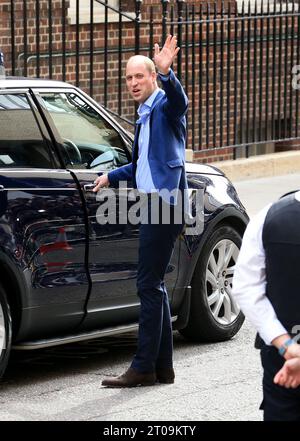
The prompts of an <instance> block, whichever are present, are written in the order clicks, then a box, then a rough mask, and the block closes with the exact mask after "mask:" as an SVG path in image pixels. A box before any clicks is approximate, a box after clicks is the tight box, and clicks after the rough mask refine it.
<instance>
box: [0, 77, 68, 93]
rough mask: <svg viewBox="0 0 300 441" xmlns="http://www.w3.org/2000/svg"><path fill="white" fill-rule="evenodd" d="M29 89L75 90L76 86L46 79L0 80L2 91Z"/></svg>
mask: <svg viewBox="0 0 300 441" xmlns="http://www.w3.org/2000/svg"><path fill="white" fill-rule="evenodd" d="M29 87H51V88H55V87H56V88H66V87H72V88H74V87H75V86H73V85H72V84H69V83H65V82H63V81H56V80H49V79H45V78H26V77H6V78H3V79H0V90H1V89H19V88H29Z"/></svg>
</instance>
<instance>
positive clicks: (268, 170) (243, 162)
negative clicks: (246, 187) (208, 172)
mask: <svg viewBox="0 0 300 441" xmlns="http://www.w3.org/2000/svg"><path fill="white" fill-rule="evenodd" d="M208 165H213V166H215V167H217V168H219V169H220V170H222V171H223V172H224V173H225V175H226V176H227V177H228V178H229V179H230V180H231V181H242V180H247V179H255V178H264V177H266V176H280V175H286V174H289V173H300V151H287V152H280V153H272V154H266V155H260V156H252V157H250V158H243V159H236V160H233V161H220V162H213V163H210V164H208Z"/></svg>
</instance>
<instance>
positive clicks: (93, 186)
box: [83, 184, 95, 191]
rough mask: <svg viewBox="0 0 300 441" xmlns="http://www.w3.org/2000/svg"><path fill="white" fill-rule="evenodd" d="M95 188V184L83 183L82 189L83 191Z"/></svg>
mask: <svg viewBox="0 0 300 441" xmlns="http://www.w3.org/2000/svg"><path fill="white" fill-rule="evenodd" d="M94 188H95V184H84V186H83V189H84V191H93V189H94Z"/></svg>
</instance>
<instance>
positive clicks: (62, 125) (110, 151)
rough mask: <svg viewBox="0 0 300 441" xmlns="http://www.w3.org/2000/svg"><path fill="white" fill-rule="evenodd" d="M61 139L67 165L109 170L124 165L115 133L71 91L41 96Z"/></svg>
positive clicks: (124, 155) (123, 156)
mask: <svg viewBox="0 0 300 441" xmlns="http://www.w3.org/2000/svg"><path fill="white" fill-rule="evenodd" d="M40 95H41V97H42V99H43V100H44V103H45V106H46V108H47V110H48V112H49V113H50V115H51V117H52V119H53V122H54V124H55V126H56V128H57V130H58V132H59V134H60V136H61V138H62V140H63V147H64V151H65V153H67V156H68V157H69V160H68V162H69V164H68V165H69V166H70V165H71V166H72V167H74V168H86V169H93V170H112V169H114V168H117V167H120V166H122V165H124V164H128V162H129V160H128V156H127V153H126V149H125V147H124V142H123V140H122V138H121V136H120V134H119V133H118V131H117V130H116V129H115V128H114V127H113V126H111V125H110V123H108V122H107V121H106V120H105V119H104V118H103V117H102V116H101V114H100V113H98V112H97V111H96V110H95V109H94V108H93V107H91V106H90V105H89V103H88V102H87V101H85V100H84V99H83V98H81V97H80V96H79V95H77V94H76V93H74V92H64V93H62V92H57V93H54V92H53V93H51V92H47V93H41V94H40Z"/></svg>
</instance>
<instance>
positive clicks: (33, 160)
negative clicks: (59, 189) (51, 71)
mask: <svg viewBox="0 0 300 441" xmlns="http://www.w3.org/2000/svg"><path fill="white" fill-rule="evenodd" d="M11 167H22V168H23V167H31V168H32V167H33V168H52V167H53V163H52V159H51V156H50V153H49V150H48V146H47V144H46V141H45V140H44V138H43V136H42V134H41V131H40V129H39V126H38V123H37V121H36V119H35V116H34V113H33V111H32V108H31V107H30V104H29V101H28V98H27V96H26V94H0V168H11Z"/></svg>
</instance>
